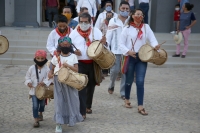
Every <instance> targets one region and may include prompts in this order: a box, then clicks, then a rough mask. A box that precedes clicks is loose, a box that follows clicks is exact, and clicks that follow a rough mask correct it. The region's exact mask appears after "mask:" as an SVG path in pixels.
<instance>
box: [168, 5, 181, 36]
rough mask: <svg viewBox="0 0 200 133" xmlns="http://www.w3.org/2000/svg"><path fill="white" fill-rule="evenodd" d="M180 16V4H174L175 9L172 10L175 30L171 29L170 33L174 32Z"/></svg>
mask: <svg viewBox="0 0 200 133" xmlns="http://www.w3.org/2000/svg"><path fill="white" fill-rule="evenodd" d="M179 18H180V4H176V5H175V11H174V28H175V31H172V32H170V33H172V34H175V33H176V29H177V28H176V26H177V22H178V21H179Z"/></svg>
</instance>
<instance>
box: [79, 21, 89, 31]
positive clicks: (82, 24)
mask: <svg viewBox="0 0 200 133" xmlns="http://www.w3.org/2000/svg"><path fill="white" fill-rule="evenodd" d="M80 28H81V30H82V31H86V30H88V29H89V28H90V24H86V23H81V24H80Z"/></svg>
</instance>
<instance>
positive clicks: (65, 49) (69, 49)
mask: <svg viewBox="0 0 200 133" xmlns="http://www.w3.org/2000/svg"><path fill="white" fill-rule="evenodd" d="M60 50H61V52H62V53H63V54H68V53H69V52H71V51H72V50H71V47H61V46H60Z"/></svg>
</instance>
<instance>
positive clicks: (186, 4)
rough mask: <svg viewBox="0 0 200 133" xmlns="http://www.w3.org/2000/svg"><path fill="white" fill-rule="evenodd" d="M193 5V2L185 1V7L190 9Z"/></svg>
mask: <svg viewBox="0 0 200 133" xmlns="http://www.w3.org/2000/svg"><path fill="white" fill-rule="evenodd" d="M193 7H194V5H193V4H190V3H185V8H187V10H188V11H190V10H192V8H193Z"/></svg>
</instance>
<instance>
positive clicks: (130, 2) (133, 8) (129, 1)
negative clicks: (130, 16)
mask: <svg viewBox="0 0 200 133" xmlns="http://www.w3.org/2000/svg"><path fill="white" fill-rule="evenodd" d="M125 1H126V2H128V3H129V5H130V10H131V11H133V10H135V3H134V2H135V0H125Z"/></svg>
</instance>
